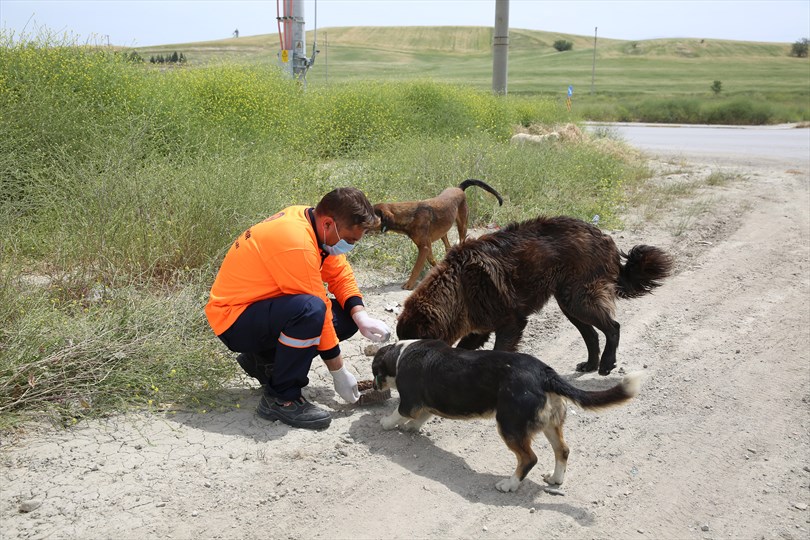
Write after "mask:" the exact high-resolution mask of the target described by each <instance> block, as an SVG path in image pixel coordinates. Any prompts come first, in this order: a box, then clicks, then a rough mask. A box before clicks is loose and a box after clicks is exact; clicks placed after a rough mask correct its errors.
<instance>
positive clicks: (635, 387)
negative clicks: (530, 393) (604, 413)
mask: <svg viewBox="0 0 810 540" xmlns="http://www.w3.org/2000/svg"><path fill="white" fill-rule="evenodd" d="M641 376H642V373H641V372H640V371H636V372H634V373H629V374H627V375H625V376H624V378H622V380H621V382H620V383H619V384H617V385H615V386H612V387H610V388H608V389H606V390H592V391H589V390H582V389H580V388H577V387H576V386H573V385H571V384H569V383H568V382H566V381H565V380H564V379H562V378H561V377H559V376H557V377H555V378H554V379H552V380H551V381H549V382H550V384H549V387H548V388H544V390H545V391H546V392H553V393H555V394H559V395H561V396H563V397H564V398H566V399H569V400H571V401H573V402H574V403H576V404H577V405H579V406H580V407H582V408H584V409H600V408H604V407H610V406H613V405H621V404H622V403H624V402H625V401H629V400H630V399H632V398H634V397H635V396H636V395H638V391H639V390H640V389H641Z"/></svg>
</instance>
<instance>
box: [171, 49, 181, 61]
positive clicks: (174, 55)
mask: <svg viewBox="0 0 810 540" xmlns="http://www.w3.org/2000/svg"><path fill="white" fill-rule="evenodd" d="M179 59H180V57H179V56H177V51H174V52H173V53H172V58H171V60H170V62H171V63H172V64H176V63H177V61H178V60H179Z"/></svg>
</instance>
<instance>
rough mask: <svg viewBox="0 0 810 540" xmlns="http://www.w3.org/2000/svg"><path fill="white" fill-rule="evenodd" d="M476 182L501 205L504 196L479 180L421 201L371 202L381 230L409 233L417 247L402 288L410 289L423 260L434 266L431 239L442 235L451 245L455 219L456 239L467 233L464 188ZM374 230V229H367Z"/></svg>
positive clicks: (470, 180) (443, 239) (460, 239)
mask: <svg viewBox="0 0 810 540" xmlns="http://www.w3.org/2000/svg"><path fill="white" fill-rule="evenodd" d="M470 186H478V187H480V188H481V189H484V190H486V191H488V192H490V193H492V194H493V195H494V196H495V198H496V199H498V204H499V205H503V198H502V197H501V195H500V193H498V192H497V191H495V189H494V188H492V187H491V186H490V185H489V184H487V183H486V182H482V181H481V180H475V179H472V178H471V179H468V180H464V181H463V182H462V183H461V184H459V186H458V187H451V188H447V189H445V190H444V191H442V192H441V193H439V195H438V196H437V197H433V198H432V199H425V200H423V201H409V202H395V203H379V204H375V205H374V213H375V214H377V216H379V218H380V228H379V230H380V232H386V231H394V232H398V233H402V234H406V235H408V237H409V238H410V239H411V240H413V243H414V244H416V247H417V248H418V249H419V255H418V257H417V258H416V264H415V265H414V267H413V270H412V271H411V276H410V277H409V278H408V281H406V282H405V284H404V285H403V286H402V288H403V289H407V290H411V289H413V286H414V284H415V283H416V278H418V277H419V273H420V272H421V271H422V268H424V266H425V263H426V262H430V264H431V265H432V266H436V258H435V257H434V256H433V248H432V245H433V242H435V241H436V240H438V239H439V238H441V239H442V241H443V242H444V247H445V249H448V250H449V249H450V240H448V238H447V232H448V231H449V230H450V227H452V226H453V223H454V222H455V224H456V226H457V227H458V241H459V242H462V241H463V240H464V239H465V238H466V237H467V213H468V211H467V197H466V196H465V195H464V190H465V189H467V188H468V187H470ZM370 230H373V229H370Z"/></svg>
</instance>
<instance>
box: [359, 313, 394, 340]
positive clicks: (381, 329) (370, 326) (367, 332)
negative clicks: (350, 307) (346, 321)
mask: <svg viewBox="0 0 810 540" xmlns="http://www.w3.org/2000/svg"><path fill="white" fill-rule="evenodd" d="M352 319H354V323H355V324H356V325H357V328H359V329H360V333H361V334H363V336H364V337H366V338H368V339H370V340H371V341H375V342H377V343H382V342H384V341H388V338H390V337H391V329H390V328H388V325H387V324H385V323H384V322H382V321H380V320H378V319H374V318H372V317H371V316H369V314H368V313H366V311H365V310H364V309H361V310H360V311H355V312H354V313H353V314H352Z"/></svg>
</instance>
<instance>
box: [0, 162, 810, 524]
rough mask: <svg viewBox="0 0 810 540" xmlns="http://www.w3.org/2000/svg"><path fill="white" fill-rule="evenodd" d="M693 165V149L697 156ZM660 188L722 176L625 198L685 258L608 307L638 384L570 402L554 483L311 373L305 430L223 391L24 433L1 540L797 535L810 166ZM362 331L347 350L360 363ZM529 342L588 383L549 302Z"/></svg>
mask: <svg viewBox="0 0 810 540" xmlns="http://www.w3.org/2000/svg"><path fill="white" fill-rule="evenodd" d="M701 159H704V158H701ZM656 167H657V168H658V174H657V176H656V181H660V182H664V183H678V182H684V183H687V182H691V181H695V180H697V181H700V182H701V183H702V181H703V180H705V179H706V178H707V177H708V176H709V175H710V174H711V173H712V172H714V173H717V172H722V173H730V174H732V175H735V176H736V179H733V180H731V181H730V182H728V183H726V184H724V185H721V186H715V187H705V188H701V189H700V190H698V192H697V193H696V194H694V195H693V196H692V197H690V198H689V199H686V200H683V201H681V202H680V203H678V204H677V205H675V206H674V207H673V208H671V209H670V210H668V211H667V212H666V213H665V214H664V215H659V216H658V217H657V219H656V220H654V221H652V222H651V221H649V220H647V219H644V218H643V217H642V216H641V215H640V214H639V210H637V209H636V210H630V211H628V216H627V223H628V227H627V228H626V229H625V230H622V231H611V233H612V234H613V236H614V238H615V239H616V242H617V244H618V245H619V246H620V247H621V248H623V249H629V248H630V247H631V246H633V245H635V244H638V243H648V244H653V245H657V246H659V247H663V248H665V249H667V250H670V251H671V252H672V253H673V254H674V255H675V256H676V257H677V273H676V275H675V276H673V277H672V278H670V279H668V280H667V281H666V282H665V285H664V286H663V287H662V288H660V289H658V290H657V292H656V293H655V294H654V295H652V296H647V297H644V298H640V299H636V300H625V301H619V305H618V314H617V318H618V320H619V321H620V322H621V324H622V338H621V344H620V347H619V352H618V359H619V366H620V368H621V369H620V370H616V371H614V372H613V374H612V375H611V376H610V377H608V379H609V380H611V381H615V380H618V379H619V378H620V377H621V371H625V372H630V371H635V370H642V371H643V372H644V373H645V380H644V384H643V386H642V389H641V393H640V395H639V396H638V397H637V398H636V399H635V400H633V401H631V402H630V404H628V405H626V406H623V407H620V408H615V409H611V410H608V411H604V412H602V413H599V414H596V413H590V412H582V411H579V410H576V409H572V412H571V413H570V414H569V419H568V422H567V424H566V438H567V441H568V443H569V445H570V446H571V457H570V461H569V466H568V474H567V476H566V482H565V484H564V485H563V486H561V490H560V491H561V493H562V494H561V495H554V494H551V493H548V492H546V491H544V483H543V481H542V473H543V472H546V471H548V470H551V468H552V467H553V454H552V452H551V449H550V448H549V446H548V444H547V443H546V441H545V439H543V438H542V437H540V438H539V439H537V441H536V443H535V449H536V451H537V454H538V456H539V458H540V462H539V463H538V466H537V467H536V468H535V470H533V471H532V472H531V473H530V474H529V476H528V478H527V479H526V481H524V483H523V485H522V486H521V487H520V489H519V490H518V491H517V492H516V493H509V494H505V493H500V492H498V491H496V490H495V487H494V485H495V482H496V481H497V480H499V479H501V478H503V477H505V476H507V475H509V474H511V472H512V470H513V468H514V458H513V456H512V454H511V453H510V452H509V451H508V450H507V448H506V447H505V445H504V444H503V443H502V442H501V440H500V438H499V437H498V434H497V432H496V429H495V424H494V420H480V421H472V422H461V421H451V420H441V419H434V420H431V421H430V422H429V423H428V424H427V425H426V426H425V429H424V430H423V432H422V433H420V434H405V433H400V432H384V431H382V429H381V428H380V425H379V420H380V418H381V417H382V416H383V415H384V414H387V413H388V412H389V411H390V409H392V408H393V407H394V405H395V403H396V399H392V400H390V401H388V402H387V403H385V404H383V405H380V406H374V407H365V408H357V407H352V406H347V405H345V404H342V403H340V402H339V400H338V398H337V397H336V396H335V395H334V393H333V392H332V389H331V383H330V379H329V377H328V375H327V374H326V371H325V369H324V367H323V366H322V365H319V366H318V367H317V368H315V369H314V371H313V374H312V377H311V384H310V387H309V389H308V396H309V397H310V398H311V399H312V400H314V401H315V402H317V403H319V404H320V405H322V406H325V407H329V408H331V409H332V410H333V411H334V420H333V422H332V426H331V427H330V428H329V429H328V430H326V431H323V432H310V431H305V430H295V429H290V428H287V427H286V426H284V425H280V424H278V423H269V422H266V421H264V420H262V419H260V418H258V417H256V416H255V415H254V413H253V409H254V407H255V405H256V403H257V400H258V397H259V394H258V392H257V391H256V390H253V389H248V388H235V389H234V390H232V391H229V392H228V393H227V394H226V395H225V396H224V397H223V400H224V403H226V404H227V407H226V408H225V409H224V410H216V411H214V412H206V413H202V412H188V413H184V412H179V413H176V414H165V415H164V414H155V415H132V416H127V417H117V418H112V419H108V420H106V421H93V422H89V423H83V424H80V425H79V426H77V427H75V428H73V429H70V430H68V431H58V430H54V429H41V430H33V431H31V432H29V433H28V434H27V435H26V436H24V437H23V438H20V439H14V440H12V439H10V438H8V437H6V438H4V439H3V440H2V448H0V521H2V526H0V537H2V538H4V539H11V538H81V539H95V538H98V539H107V538H118V539H124V538H195V539H202V538H240V539H241V538H257V539H259V538H261V539H267V538H429V539H438V538H701V539H702V538H751V539H754V538H783V539H792V538H796V539H800V538H801V539H806V538H808V535H810V532H808V531H810V511H808V505H809V504H810V431H809V429H808V428H810V414H808V413H810V307H809V306H810V169H809V168H808V164H807V162H806V161H803V162H799V163H784V164H781V165H774V164H772V163H761V164H757V163H744V164H742V165H741V164H740V163H730V162H711V161H706V162H704V163H695V162H691V163H687V162H684V161H682V160H681V159H670V160H669V161H666V162H664V161H658V162H656ZM404 277H405V276H393V277H392V278H391V279H385V280H383V281H386V282H387V284H385V285H379V282H380V278H379V276H370V275H363V274H362V273H360V278H361V282H363V284H364V285H365V290H366V292H367V304H369V306H370V309H371V310H372V311H373V312H375V313H377V314H379V315H381V316H382V317H383V318H385V319H386V320H387V321H388V322H389V323H391V325H392V326H393V323H394V314H393V313H390V312H386V311H385V310H384V308H385V306H389V305H392V304H396V303H397V302H398V303H400V304H401V303H402V302H403V300H404V298H405V295H406V293H405V292H404V291H401V290H400V289H399V287H398V285H399V283H401V282H402V280H403V279H404ZM366 345H368V342H367V341H365V340H363V339H362V338H360V337H356V338H353V339H352V340H351V341H350V342H349V344H348V345H347V347H345V351H346V352H347V353H348V356H349V359H350V362H351V363H352V366H353V367H354V368H355V369H356V370H357V371H358V372H359V375H360V378H368V377H369V376H370V359H369V358H368V357H366V356H365V355H364V354H363V348H364V347H365V346H366ZM522 350H524V351H525V352H530V353H533V354H535V355H537V356H538V357H540V358H541V359H542V360H544V361H545V362H546V363H548V364H550V365H551V366H553V367H554V368H555V369H557V370H558V371H559V372H560V373H562V374H564V375H565V376H566V377H569V378H570V379H571V380H573V381H574V382H575V384H580V385H584V386H591V387H594V386H598V385H600V384H604V382H605V378H602V377H599V376H598V375H595V374H588V375H585V376H578V375H575V374H574V373H573V368H574V365H575V364H576V363H577V362H580V361H583V360H584V359H585V347H584V344H583V342H582V340H581V338H580V337H579V334H578V333H577V332H576V330H575V329H574V328H573V327H572V326H571V325H570V324H569V323H568V322H567V321H566V320H564V318H563V317H562V316H561V314H560V313H559V311H558V310H557V308H556V306H548V307H547V308H546V309H545V310H544V311H543V312H541V313H540V314H538V315H536V316H535V317H533V319H532V320H531V322H530V325H529V327H528V330H527V333H526V335H525V339H524V341H523V343H522Z"/></svg>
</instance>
